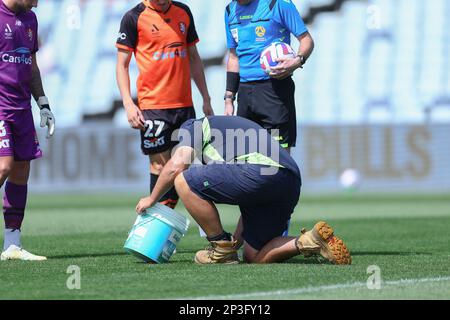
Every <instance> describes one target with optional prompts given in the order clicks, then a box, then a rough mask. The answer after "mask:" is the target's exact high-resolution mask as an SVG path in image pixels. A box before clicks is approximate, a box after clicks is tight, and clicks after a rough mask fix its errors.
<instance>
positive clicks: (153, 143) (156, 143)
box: [144, 137, 166, 149]
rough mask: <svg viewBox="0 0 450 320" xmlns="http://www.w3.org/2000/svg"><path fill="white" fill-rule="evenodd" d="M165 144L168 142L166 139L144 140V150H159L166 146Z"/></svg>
mask: <svg viewBox="0 0 450 320" xmlns="http://www.w3.org/2000/svg"><path fill="white" fill-rule="evenodd" d="M165 143H166V142H165V139H164V137H161V138H152V139H148V140H144V148H145V149H151V148H157V147H161V146H164V144H165Z"/></svg>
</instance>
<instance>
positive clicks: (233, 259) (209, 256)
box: [194, 239, 239, 264]
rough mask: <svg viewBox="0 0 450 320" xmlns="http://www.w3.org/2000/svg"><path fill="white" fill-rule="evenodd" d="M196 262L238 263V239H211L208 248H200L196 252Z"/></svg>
mask: <svg viewBox="0 0 450 320" xmlns="http://www.w3.org/2000/svg"><path fill="white" fill-rule="evenodd" d="M194 260H195V262H196V263H198V264H213V263H223V264H236V263H239V258H238V254H237V241H236V240H234V239H232V240H231V241H211V244H210V246H209V247H208V248H206V250H200V251H198V252H197V253H196V254H195V259H194Z"/></svg>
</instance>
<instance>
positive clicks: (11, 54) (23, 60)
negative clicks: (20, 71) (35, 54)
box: [0, 47, 33, 65]
mask: <svg viewBox="0 0 450 320" xmlns="http://www.w3.org/2000/svg"><path fill="white" fill-rule="evenodd" d="M0 61H1V62H6V63H14V64H27V65H31V64H32V62H33V60H32V58H31V51H30V49H28V48H24V47H21V48H17V49H16V50H12V51H6V52H0Z"/></svg>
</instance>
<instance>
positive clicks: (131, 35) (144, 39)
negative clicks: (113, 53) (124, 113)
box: [116, 0, 199, 110]
mask: <svg viewBox="0 0 450 320" xmlns="http://www.w3.org/2000/svg"><path fill="white" fill-rule="evenodd" d="M198 41H199V39H198V35H197V32H196V30H195V24H194V20H193V18H192V14H191V11H190V10H189V7H188V6H186V5H184V4H182V3H179V2H176V1H173V2H172V3H171V4H170V7H169V8H168V9H167V10H166V12H159V11H157V10H155V9H154V8H153V7H152V6H151V5H150V1H148V0H144V1H143V2H142V3H140V4H138V5H137V6H136V7H134V8H133V9H132V10H130V11H128V12H127V13H126V14H125V16H124V17H123V19H122V23H121V26H120V32H119V37H118V39H117V44H116V47H117V48H118V49H123V50H128V51H132V52H134V55H135V57H136V62H137V65H138V68H139V73H140V74H139V77H138V80H137V89H138V100H139V108H140V109H142V110H149V109H172V108H180V107H190V106H192V105H193V103H192V92H191V72H190V62H189V53H188V47H189V46H193V45H195V44H196V43H197V42H198Z"/></svg>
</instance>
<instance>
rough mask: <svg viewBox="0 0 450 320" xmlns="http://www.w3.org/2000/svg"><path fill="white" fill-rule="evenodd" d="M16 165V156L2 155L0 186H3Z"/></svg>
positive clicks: (0, 158)
mask: <svg viewBox="0 0 450 320" xmlns="http://www.w3.org/2000/svg"><path fill="white" fill-rule="evenodd" d="M13 166H14V157H13V156H7V157H0V187H2V186H3V184H4V183H5V181H6V179H8V176H9V174H10V173H11V170H12V168H13Z"/></svg>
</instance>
